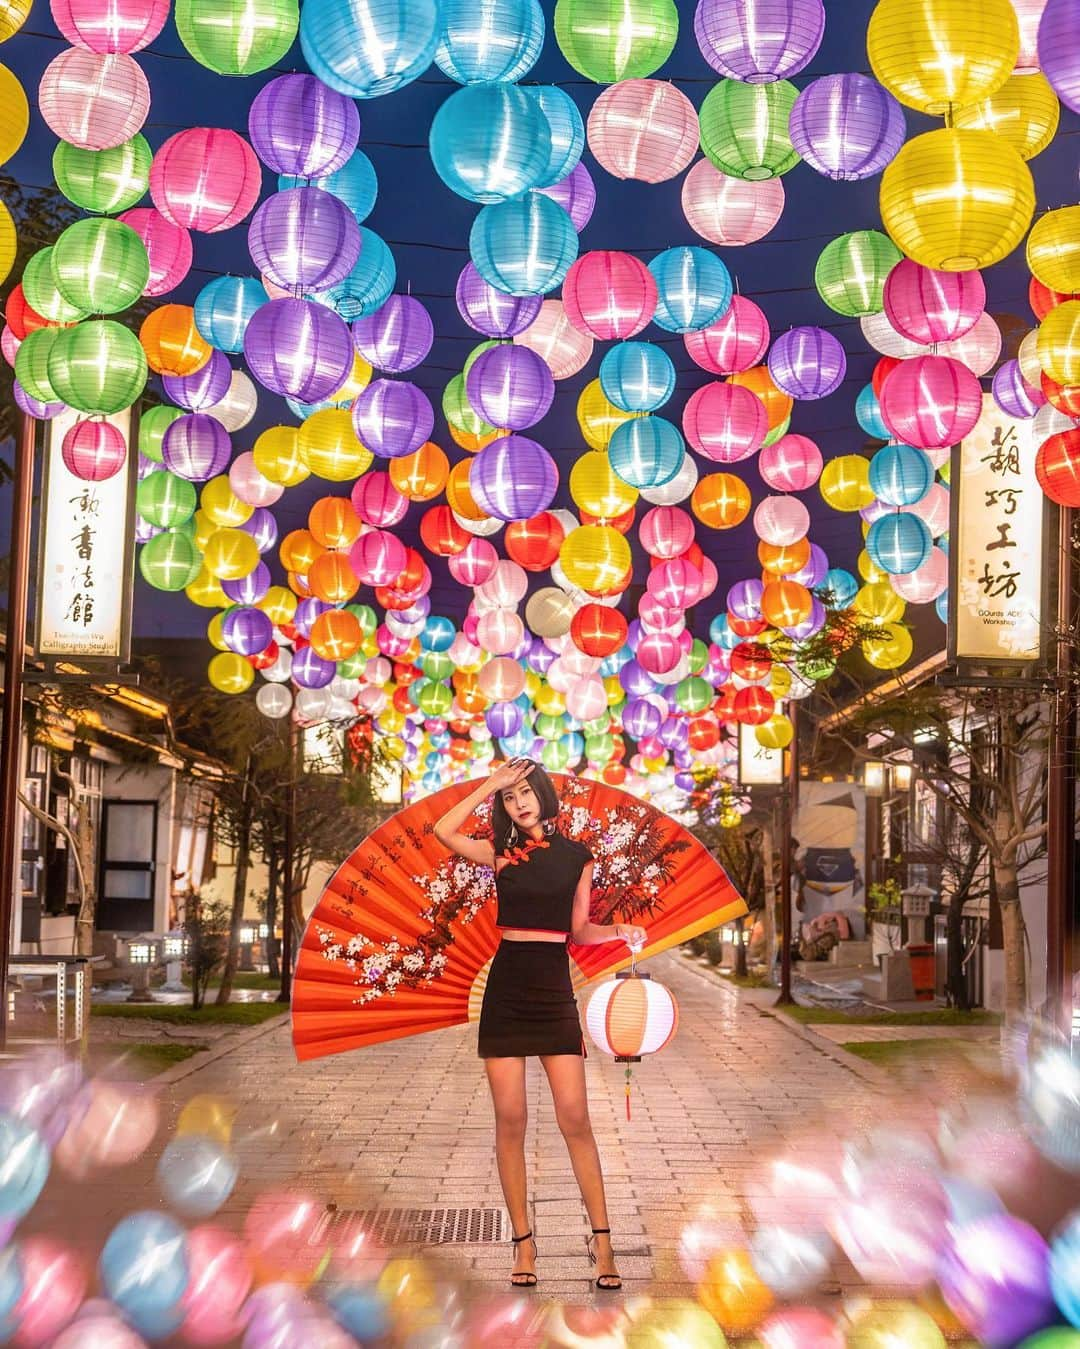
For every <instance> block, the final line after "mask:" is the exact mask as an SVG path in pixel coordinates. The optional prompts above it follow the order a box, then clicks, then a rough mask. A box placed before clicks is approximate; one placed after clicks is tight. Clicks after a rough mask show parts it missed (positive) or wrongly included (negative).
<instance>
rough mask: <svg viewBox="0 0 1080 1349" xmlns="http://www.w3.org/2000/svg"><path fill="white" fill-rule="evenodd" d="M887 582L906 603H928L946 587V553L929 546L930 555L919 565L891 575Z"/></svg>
mask: <svg viewBox="0 0 1080 1349" xmlns="http://www.w3.org/2000/svg"><path fill="white" fill-rule="evenodd" d="M889 583H890V585H891V586H892V588H893V589H894V590H895V591H896V593H897V594H898V595H899V596H900V597H901V599H903V600H906V601H907V603H908V604H929V603H930V602H931V600H936V599H937V598H938V596H939V595H942V594H944V593H945V591H946V590H947V589H948V585H949V558H948V555H947V554H946V553H945V552H943V551H942V549H940V548H931V549H930V556H929V557H928V558H927V559H926V561H925V562H924V563H923V564H922V566H921V567H916V568H915V570H914V571H912V572H906V573H904V574H903V575H900V576H891V577H890V578H889Z"/></svg>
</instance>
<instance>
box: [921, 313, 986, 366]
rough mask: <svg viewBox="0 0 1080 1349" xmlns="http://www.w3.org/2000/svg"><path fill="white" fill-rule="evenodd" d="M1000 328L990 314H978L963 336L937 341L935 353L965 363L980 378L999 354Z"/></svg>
mask: <svg viewBox="0 0 1080 1349" xmlns="http://www.w3.org/2000/svg"><path fill="white" fill-rule="evenodd" d="M1001 342H1002V337H1001V329H1000V328H999V327H998V326H997V324H996V323H995V322H994V319H993V317H992V316H991V315H990V314H980V315H979V317H978V318H977V319H976V320H975V324H974V326H973V327H971V328H969V329H968V331H967V332H966V333H965V334H964V335H963V337H955V338H953V340H952V341H951V342H939V343H938V345H937V354H938V355H939V356H951V357H952V358H953V359H954V360H957V361H959V362H960V363H961V364H962V365H966V366H967V368H968V369H969V370H970V371H971V373H972V374H973V375H977V376H979V377H980V378H981V377H982V376H983V375H985V374H988V373H989V372H990V371H991V370H992V369H993V367H994V366H995V365H996V364H997V362H998V357H999V356H1000V355H1001Z"/></svg>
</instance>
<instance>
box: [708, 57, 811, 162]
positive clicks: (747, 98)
mask: <svg viewBox="0 0 1080 1349" xmlns="http://www.w3.org/2000/svg"><path fill="white" fill-rule="evenodd" d="M798 93H799V91H798V90H797V89H796V88H795V86H794V85H793V84H792V83H791V82H790V81H789V80H774V81H773V82H772V83H771V84H742V83H741V82H740V81H739V80H721V81H720V83H719V84H717V85H714V86H713V88H712V89H710V90H709V92H708V94H707V95H706V97H705V102H704V103H702V105H701V112H700V113H699V114H698V121H699V123H700V127H701V148H702V150H704V152H705V154H706V156H707V157H708V159H709V160H710V161H711V162H712V163H713V164H714V165H715V166H716V167H717V168H718V169H719V170H720V172H721V173H726V174H727V175H728V176H729V177H731V178H744V179H745V180H746V181H747V182H750V183H757V182H761V181H762V180H763V179H765V178H779V177H780V175H781V174H782V173H787V172H788V170H789V169H793V168H794V167H795V165H796V164H798V162H799V156H798V154H797V153H796V151H795V147H794V146H793V145H792V144H791V137H790V136H789V135H788V118H789V117H790V115H791V109H792V105H793V104H794V102H795V99H796V98H797V96H798Z"/></svg>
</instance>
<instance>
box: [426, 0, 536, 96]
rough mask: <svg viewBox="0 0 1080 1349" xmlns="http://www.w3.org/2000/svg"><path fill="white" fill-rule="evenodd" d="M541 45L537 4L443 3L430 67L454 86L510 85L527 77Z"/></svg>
mask: <svg viewBox="0 0 1080 1349" xmlns="http://www.w3.org/2000/svg"><path fill="white" fill-rule="evenodd" d="M543 46H544V11H543V10H542V9H541V8H540V2H539V0H499V2H498V3H497V4H479V5H478V4H477V3H476V0H442V23H441V25H440V30H439V45H438V46H437V47H436V49H435V64H436V65H437V66H438V67H439V69H440V70H441V71H442V72H443V74H444V75H449V77H450V78H451V79H452V80H456V81H457V83H458V84H510V83H513V82H514V81H516V80H520V79H521V78H522V77H523V76H524V75H527V74H528V73H529V71H530V70H532V68H533V66H534V65H535V64H536V62H537V58H538V57H539V55H540V53H541V51H542V50H543Z"/></svg>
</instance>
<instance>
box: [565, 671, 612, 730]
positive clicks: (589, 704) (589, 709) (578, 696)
mask: <svg viewBox="0 0 1080 1349" xmlns="http://www.w3.org/2000/svg"><path fill="white" fill-rule="evenodd" d="M566 710H567V711H568V712H569V713H570V715H571V716H572V717H577V719H578V721H582V722H584V721H595V720H596V719H597V717H601V716H603V715H604V713H605V712H606V711H607V694H606V692H605V690H604V681H603V680H602V679H598V678H597V677H596V675H585V676H583V677H581V678H578V679H575V680H574V682H573V683H572V684H571V685H570V687H569V688H568V689H567V690H566Z"/></svg>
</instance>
